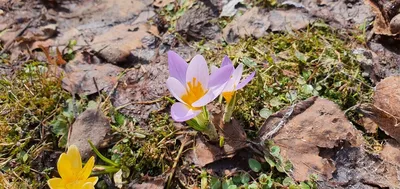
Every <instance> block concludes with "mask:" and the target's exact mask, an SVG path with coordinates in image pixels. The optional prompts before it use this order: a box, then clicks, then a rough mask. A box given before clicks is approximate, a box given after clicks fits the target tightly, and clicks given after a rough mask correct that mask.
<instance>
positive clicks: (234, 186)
mask: <svg viewBox="0 0 400 189" xmlns="http://www.w3.org/2000/svg"><path fill="white" fill-rule="evenodd" d="M237 188H238V187H237V186H236V185H230V186H229V187H228V189H237Z"/></svg>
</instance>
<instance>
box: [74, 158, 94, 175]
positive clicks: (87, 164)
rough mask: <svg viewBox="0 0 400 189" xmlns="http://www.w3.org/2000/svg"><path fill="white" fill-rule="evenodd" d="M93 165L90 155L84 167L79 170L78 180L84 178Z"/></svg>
mask: <svg viewBox="0 0 400 189" xmlns="http://www.w3.org/2000/svg"><path fill="white" fill-rule="evenodd" d="M93 167H94V157H93V156H92V157H91V158H90V159H89V160H88V161H87V162H86V164H85V167H83V169H82V170H81V171H80V172H79V177H78V179H79V180H86V179H87V178H88V177H89V176H90V173H91V172H92V169H93Z"/></svg>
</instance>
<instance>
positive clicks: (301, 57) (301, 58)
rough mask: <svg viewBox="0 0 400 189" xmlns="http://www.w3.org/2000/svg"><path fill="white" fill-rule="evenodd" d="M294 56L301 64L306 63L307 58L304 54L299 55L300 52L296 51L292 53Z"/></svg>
mask: <svg viewBox="0 0 400 189" xmlns="http://www.w3.org/2000/svg"><path fill="white" fill-rule="evenodd" d="M294 55H295V56H296V58H297V59H298V60H300V61H301V62H303V63H305V62H307V56H306V55H305V54H303V53H301V52H299V51H296V52H295V53H294Z"/></svg>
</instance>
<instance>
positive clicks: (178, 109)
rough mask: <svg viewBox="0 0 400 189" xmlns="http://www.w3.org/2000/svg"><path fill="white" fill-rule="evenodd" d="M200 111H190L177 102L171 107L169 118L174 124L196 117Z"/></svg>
mask: <svg viewBox="0 0 400 189" xmlns="http://www.w3.org/2000/svg"><path fill="white" fill-rule="evenodd" d="M200 112H201V110H191V109H189V108H188V106H186V105H185V104H183V103H180V102H177V103H175V104H173V105H172V107H171V117H172V119H174V120H175V121H176V122H183V121H187V120H189V119H192V118H194V117H196V116H197V115H198V114H199V113H200Z"/></svg>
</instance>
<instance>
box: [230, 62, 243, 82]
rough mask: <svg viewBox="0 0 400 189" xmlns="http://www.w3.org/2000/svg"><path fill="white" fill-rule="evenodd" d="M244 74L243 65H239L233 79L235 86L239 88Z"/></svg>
mask: <svg viewBox="0 0 400 189" xmlns="http://www.w3.org/2000/svg"><path fill="white" fill-rule="evenodd" d="M242 74H243V64H239V65H238V66H237V67H236V69H235V70H234V71H233V73H232V79H233V80H234V84H235V86H238V84H239V82H240V79H241V78H242Z"/></svg>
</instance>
